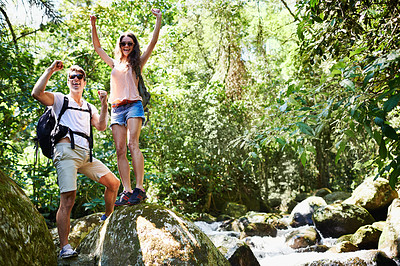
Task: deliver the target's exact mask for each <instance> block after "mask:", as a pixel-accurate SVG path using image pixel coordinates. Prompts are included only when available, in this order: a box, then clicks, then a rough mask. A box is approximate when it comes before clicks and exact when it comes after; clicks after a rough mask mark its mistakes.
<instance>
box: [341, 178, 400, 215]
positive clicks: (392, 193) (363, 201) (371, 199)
mask: <svg viewBox="0 0 400 266" xmlns="http://www.w3.org/2000/svg"><path fill="white" fill-rule="evenodd" d="M398 196H399V195H398V193H397V191H396V190H394V189H392V187H391V186H390V185H389V181H388V180H387V179H385V178H377V179H376V180H374V179H373V178H367V179H366V180H365V181H364V182H363V183H361V184H360V185H359V186H358V187H357V188H356V189H355V190H354V191H353V194H352V195H351V197H350V198H348V199H346V200H345V201H344V203H348V204H356V205H359V206H361V207H363V208H365V209H366V210H367V211H368V212H369V213H371V214H372V216H373V217H374V218H375V219H376V220H386V215H387V209H388V207H389V205H390V204H391V203H392V201H393V200H394V199H395V198H397V197H398Z"/></svg>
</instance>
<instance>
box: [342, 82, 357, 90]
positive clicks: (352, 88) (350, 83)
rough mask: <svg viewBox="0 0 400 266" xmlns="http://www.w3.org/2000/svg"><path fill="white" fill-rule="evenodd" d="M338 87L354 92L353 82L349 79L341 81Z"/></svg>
mask: <svg viewBox="0 0 400 266" xmlns="http://www.w3.org/2000/svg"><path fill="white" fill-rule="evenodd" d="M340 85H341V86H343V87H345V88H347V89H349V90H352V91H354V83H353V81H351V80H349V79H344V80H342V81H341V82H340Z"/></svg>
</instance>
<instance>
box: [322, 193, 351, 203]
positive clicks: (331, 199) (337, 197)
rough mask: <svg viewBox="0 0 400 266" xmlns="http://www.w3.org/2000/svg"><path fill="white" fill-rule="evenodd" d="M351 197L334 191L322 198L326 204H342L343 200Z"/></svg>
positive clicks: (349, 194) (348, 194)
mask: <svg viewBox="0 0 400 266" xmlns="http://www.w3.org/2000/svg"><path fill="white" fill-rule="evenodd" d="M350 197H351V193H350V192H345V191H334V192H332V193H330V194H327V195H325V196H324V197H323V198H324V200H325V201H326V203H327V204H332V203H338V202H343V201H344V200H346V199H348V198H350Z"/></svg>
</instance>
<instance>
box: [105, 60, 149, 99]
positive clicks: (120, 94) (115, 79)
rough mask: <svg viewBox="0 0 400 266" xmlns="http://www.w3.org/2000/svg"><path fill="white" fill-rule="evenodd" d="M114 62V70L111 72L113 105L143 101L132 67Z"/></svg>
mask: <svg viewBox="0 0 400 266" xmlns="http://www.w3.org/2000/svg"><path fill="white" fill-rule="evenodd" d="M113 61H114V68H113V69H112V71H111V80H110V87H111V92H110V98H109V99H108V102H109V103H111V104H114V105H115V104H119V103H121V102H123V101H125V102H126V101H138V100H139V101H141V100H142V97H140V95H139V91H138V88H137V86H138V85H137V84H138V81H137V80H136V79H135V78H136V75H134V74H133V73H132V67H131V66H130V65H129V64H127V63H121V62H118V61H117V60H113ZM134 77H135V78H134Z"/></svg>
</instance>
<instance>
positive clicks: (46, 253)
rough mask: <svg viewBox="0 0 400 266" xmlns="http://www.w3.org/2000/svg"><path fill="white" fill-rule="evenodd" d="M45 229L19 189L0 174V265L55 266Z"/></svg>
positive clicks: (50, 242)
mask: <svg viewBox="0 0 400 266" xmlns="http://www.w3.org/2000/svg"><path fill="white" fill-rule="evenodd" d="M56 263H57V254H56V250H55V247H54V244H53V242H52V239H51V235H50V232H49V229H48V228H47V225H46V222H45V220H44V218H43V216H42V215H41V214H40V213H39V212H38V210H37V209H36V208H35V206H34V205H33V204H32V202H31V201H30V200H29V198H28V197H27V196H26V195H25V193H24V192H23V191H22V189H21V188H19V187H18V185H17V184H16V183H15V182H14V181H12V180H11V179H10V178H9V177H7V176H6V175H5V174H4V173H3V172H2V171H0V265H56Z"/></svg>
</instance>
